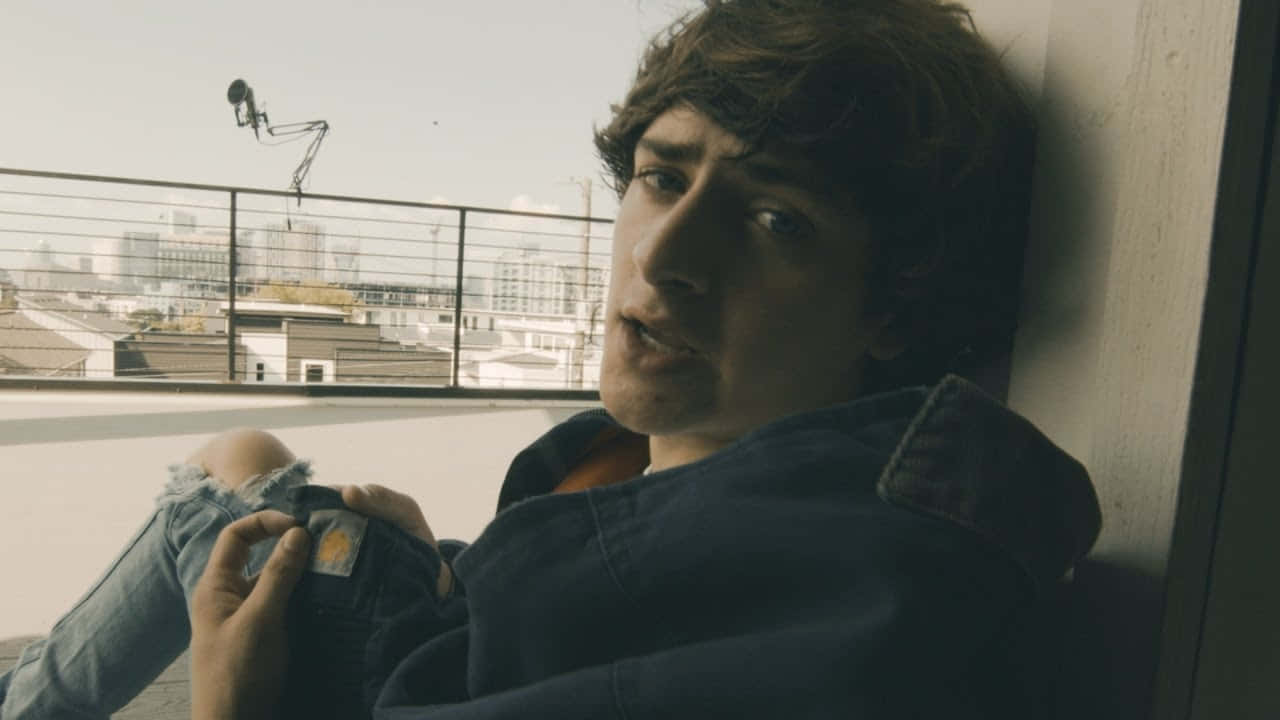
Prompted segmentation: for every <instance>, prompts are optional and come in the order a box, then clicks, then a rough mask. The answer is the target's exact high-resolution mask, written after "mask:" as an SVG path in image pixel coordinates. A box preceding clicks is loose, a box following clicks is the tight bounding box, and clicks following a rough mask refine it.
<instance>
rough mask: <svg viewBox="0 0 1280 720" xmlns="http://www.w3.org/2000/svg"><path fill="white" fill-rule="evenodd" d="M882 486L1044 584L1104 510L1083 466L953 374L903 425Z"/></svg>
mask: <svg viewBox="0 0 1280 720" xmlns="http://www.w3.org/2000/svg"><path fill="white" fill-rule="evenodd" d="M876 490H877V492H878V493H879V495H880V497H882V498H884V499H885V500H887V501H889V502H892V503H895V504H898V505H902V506H905V507H908V508H911V509H914V510H917V511H919V512H923V513H926V514H929V515H934V516H936V517H940V518H944V519H946V520H949V521H951V522H954V523H957V524H959V525H961V526H963V527H965V528H968V529H969V530H972V531H973V532H976V533H978V534H979V535H981V536H983V537H985V538H986V539H987V540H989V541H991V542H993V543H995V544H996V545H998V546H999V547H1000V548H1001V549H1003V550H1004V551H1005V552H1006V553H1008V554H1009V555H1010V556H1012V557H1013V558H1014V559H1015V560H1016V561H1017V562H1018V564H1019V565H1020V566H1022V568H1023V570H1025V571H1026V572H1027V573H1028V574H1029V575H1030V576H1031V578H1032V580H1033V582H1034V583H1035V585H1036V586H1037V588H1043V587H1045V586H1046V585H1049V584H1052V583H1054V582H1056V581H1057V580H1059V579H1060V578H1062V576H1063V575H1064V574H1065V573H1066V571H1067V570H1068V569H1070V568H1071V567H1072V566H1073V565H1074V564H1075V563H1076V562H1077V561H1078V560H1079V559H1080V558H1082V557H1083V556H1084V555H1085V554H1086V553H1087V552H1088V551H1089V549H1090V548H1091V547H1093V543H1094V541H1096V540H1097V538H1098V533H1099V531H1100V530H1101V527H1102V514H1101V511H1100V510H1099V507H1098V497H1097V494H1096V493H1095V492H1094V488H1093V484H1092V483H1091V482H1090V481H1089V474H1088V473H1087V472H1086V471H1085V469H1084V466H1083V465H1081V464H1080V463H1079V462H1077V461H1076V460H1075V459H1074V458H1072V457H1071V456H1070V455H1068V454H1067V453H1066V452H1064V451H1063V450H1061V449H1060V448H1059V447H1058V446H1056V445H1054V444H1053V442H1052V441H1051V440H1049V439H1048V438H1047V437H1045V435H1044V434H1043V433H1041V432H1040V431H1039V430H1038V429H1037V428H1036V427H1035V426H1034V425H1032V424H1031V422H1030V421H1028V420H1027V419H1026V418H1023V417H1022V416H1020V415H1018V414H1016V413H1014V412H1013V411H1011V410H1009V409H1008V408H1006V407H1005V406H1004V405H1002V404H1001V403H1000V402H999V401H998V400H996V399H994V398H992V397H991V396H989V395H987V394H986V393H985V392H983V391H982V390H981V389H980V388H978V386H976V385H974V384H973V383H971V382H969V381H967V380H965V379H963V378H960V377H957V376H955V375H949V376H947V377H946V378H944V379H943V380H942V381H941V382H940V383H939V384H938V385H937V386H935V387H934V388H933V390H932V391H931V392H930V393H929V395H928V396H927V397H926V398H925V400H924V403H923V404H922V405H921V407H920V410H919V412H918V413H916V416H915V417H914V418H913V419H912V420H911V423H910V424H909V425H908V426H907V430H906V432H905V433H904V434H903V436H902V438H901V440H900V441H899V442H898V444H897V447H896V448H894V450H893V453H892V455H891V456H890V458H889V462H888V464H887V465H885V468H884V471H883V472H882V473H881V474H880V479H879V481H878V482H877V485H876Z"/></svg>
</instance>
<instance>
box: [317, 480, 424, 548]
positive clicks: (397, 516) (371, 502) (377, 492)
mask: <svg viewBox="0 0 1280 720" xmlns="http://www.w3.org/2000/svg"><path fill="white" fill-rule="evenodd" d="M340 492H341V493H342V502H344V503H346V505H347V507H349V508H351V509H352V510H355V511H356V512H359V513H362V514H365V515H368V516H370V517H376V518H381V519H382V520H386V521H387V522H389V523H391V524H393V525H395V526H397V527H399V528H400V529H401V530H404V531H405V532H408V533H411V534H413V535H417V536H418V537H420V538H422V539H423V540H426V541H427V542H429V543H431V544H432V545H435V544H436V539H435V536H434V535H433V534H432V533H431V528H430V526H428V525H427V520H426V518H425V517H423V516H422V509H421V508H419V507H418V502H417V501H416V500H414V499H413V498H412V497H410V496H408V495H405V494H404V493H400V492H396V491H395V490H392V489H391V488H388V487H383V486H382V485H365V486H364V487H360V486H359V485H346V486H344V487H342V489H341V491H340Z"/></svg>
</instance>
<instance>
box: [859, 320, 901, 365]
mask: <svg viewBox="0 0 1280 720" xmlns="http://www.w3.org/2000/svg"><path fill="white" fill-rule="evenodd" d="M875 327H876V330H875V334H874V335H873V336H872V338H871V346H870V347H869V348H867V354H868V355H870V356H871V357H872V358H873V359H875V360H877V361H879V362H889V361H890V360H893V359H894V358H896V357H898V356H899V355H901V354H902V353H903V352H905V351H906V349H907V347H908V346H909V345H910V343H909V342H908V341H907V333H906V329H905V328H903V327H902V323H900V322H898V318H897V316H896V315H894V314H893V313H891V312H887V313H885V314H884V315H882V316H881V317H880V318H879V319H878V320H877V321H876V323H875Z"/></svg>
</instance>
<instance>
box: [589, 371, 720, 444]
mask: <svg viewBox="0 0 1280 720" xmlns="http://www.w3.org/2000/svg"><path fill="white" fill-rule="evenodd" d="M699 394H700V393H688V392H674V391H672V390H668V389H658V388H653V387H649V386H648V384H644V383H639V382H636V381H635V379H629V380H622V379H616V378H612V379H610V378H604V377H602V378H601V383H600V400H601V402H602V403H603V404H604V408H605V410H607V411H608V413H609V414H610V415H611V416H613V418H614V419H615V420H617V421H618V422H619V423H621V424H622V426H623V427H625V428H626V429H628V430H630V431H632V432H635V433H640V434H641V435H674V434H679V433H682V432H687V431H689V430H690V429H692V428H694V427H696V426H697V425H698V423H699V421H701V420H703V419H704V416H705V415H706V414H707V413H706V411H705V409H706V408H707V407H708V404H707V403H706V402H702V400H703V398H700V397H697V395H699Z"/></svg>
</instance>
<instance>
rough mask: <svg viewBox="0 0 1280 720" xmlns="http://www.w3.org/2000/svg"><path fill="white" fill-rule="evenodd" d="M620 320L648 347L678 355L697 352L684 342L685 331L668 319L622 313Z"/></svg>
mask: <svg viewBox="0 0 1280 720" xmlns="http://www.w3.org/2000/svg"><path fill="white" fill-rule="evenodd" d="M622 321H623V322H624V323H626V324H628V325H630V326H631V328H632V329H634V330H635V331H636V334H637V335H638V336H639V338H640V340H641V342H642V343H644V344H645V346H646V347H649V348H650V349H653V350H657V351H660V352H667V353H670V354H678V355H692V354H694V353H695V352H697V351H696V350H695V349H694V347H693V346H691V345H690V344H689V343H687V342H685V339H684V338H685V333H683V332H681V331H680V330H678V329H676V327H675V325H674V323H671V322H670V321H666V320H661V319H656V318H652V317H645V316H640V315H630V314H626V313H623V315H622Z"/></svg>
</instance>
